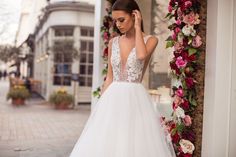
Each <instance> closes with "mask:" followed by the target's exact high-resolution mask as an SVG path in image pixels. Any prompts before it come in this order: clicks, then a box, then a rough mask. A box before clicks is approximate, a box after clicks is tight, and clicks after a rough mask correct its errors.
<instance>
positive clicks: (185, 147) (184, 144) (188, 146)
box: [179, 139, 195, 154]
mask: <svg viewBox="0 0 236 157" xmlns="http://www.w3.org/2000/svg"><path fill="white" fill-rule="evenodd" d="M179 144H180V146H181V148H182V151H183V152H184V153H185V154H186V153H189V154H193V151H194V149H195V147H194V145H193V144H192V143H191V142H190V141H189V140H184V139H181V140H180V142H179Z"/></svg>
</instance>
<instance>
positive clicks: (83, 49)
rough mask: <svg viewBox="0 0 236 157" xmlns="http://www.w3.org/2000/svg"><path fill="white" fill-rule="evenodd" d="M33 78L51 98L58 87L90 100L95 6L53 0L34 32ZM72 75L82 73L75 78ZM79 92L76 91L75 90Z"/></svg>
mask: <svg viewBox="0 0 236 157" xmlns="http://www.w3.org/2000/svg"><path fill="white" fill-rule="evenodd" d="M34 36H35V57H34V78H36V79H38V80H40V81H41V89H40V94H41V95H42V96H43V97H44V98H45V99H47V100H48V98H49V95H50V94H51V93H52V92H54V91H55V90H57V89H58V88H61V87H63V88H65V89H66V90H67V91H68V92H69V93H73V94H76V100H77V102H80V103H90V101H91V93H92V89H91V86H92V74H93V57H94V56H93V48H94V47H93V44H94V40H93V38H94V5H92V4H88V3H84V2H69V1H62V2H58V1H56V2H53V1H52V2H50V4H49V5H47V6H46V8H45V9H44V13H43V15H42V18H41V20H40V21H39V23H38V25H37V27H36V30H35V33H34ZM72 74H73V75H74V76H79V78H78V79H79V84H78V81H73V79H72ZM75 92H76V93H75Z"/></svg>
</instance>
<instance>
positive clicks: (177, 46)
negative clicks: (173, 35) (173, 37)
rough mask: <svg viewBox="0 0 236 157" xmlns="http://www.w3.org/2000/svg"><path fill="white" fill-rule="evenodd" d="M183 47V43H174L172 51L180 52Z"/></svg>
mask: <svg viewBox="0 0 236 157" xmlns="http://www.w3.org/2000/svg"><path fill="white" fill-rule="evenodd" d="M183 48H184V47H183V43H181V42H176V43H175V45H174V49H175V51H180V50H182V49H183Z"/></svg>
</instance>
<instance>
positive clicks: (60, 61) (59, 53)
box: [53, 41, 73, 86]
mask: <svg viewBox="0 0 236 157" xmlns="http://www.w3.org/2000/svg"><path fill="white" fill-rule="evenodd" d="M53 49H54V77H53V84H54V85H65V86H70V85H71V73H72V61H73V58H72V49H73V41H56V42H54V48H53Z"/></svg>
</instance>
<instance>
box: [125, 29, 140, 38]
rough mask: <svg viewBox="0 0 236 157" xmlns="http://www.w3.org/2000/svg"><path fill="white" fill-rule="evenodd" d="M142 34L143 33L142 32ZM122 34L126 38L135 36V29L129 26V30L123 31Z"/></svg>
mask: <svg viewBox="0 0 236 157" xmlns="http://www.w3.org/2000/svg"><path fill="white" fill-rule="evenodd" d="M142 34H143V35H144V33H142ZM124 36H125V37H126V38H135V29H134V28H131V29H130V30H129V31H127V32H126V33H124Z"/></svg>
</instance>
